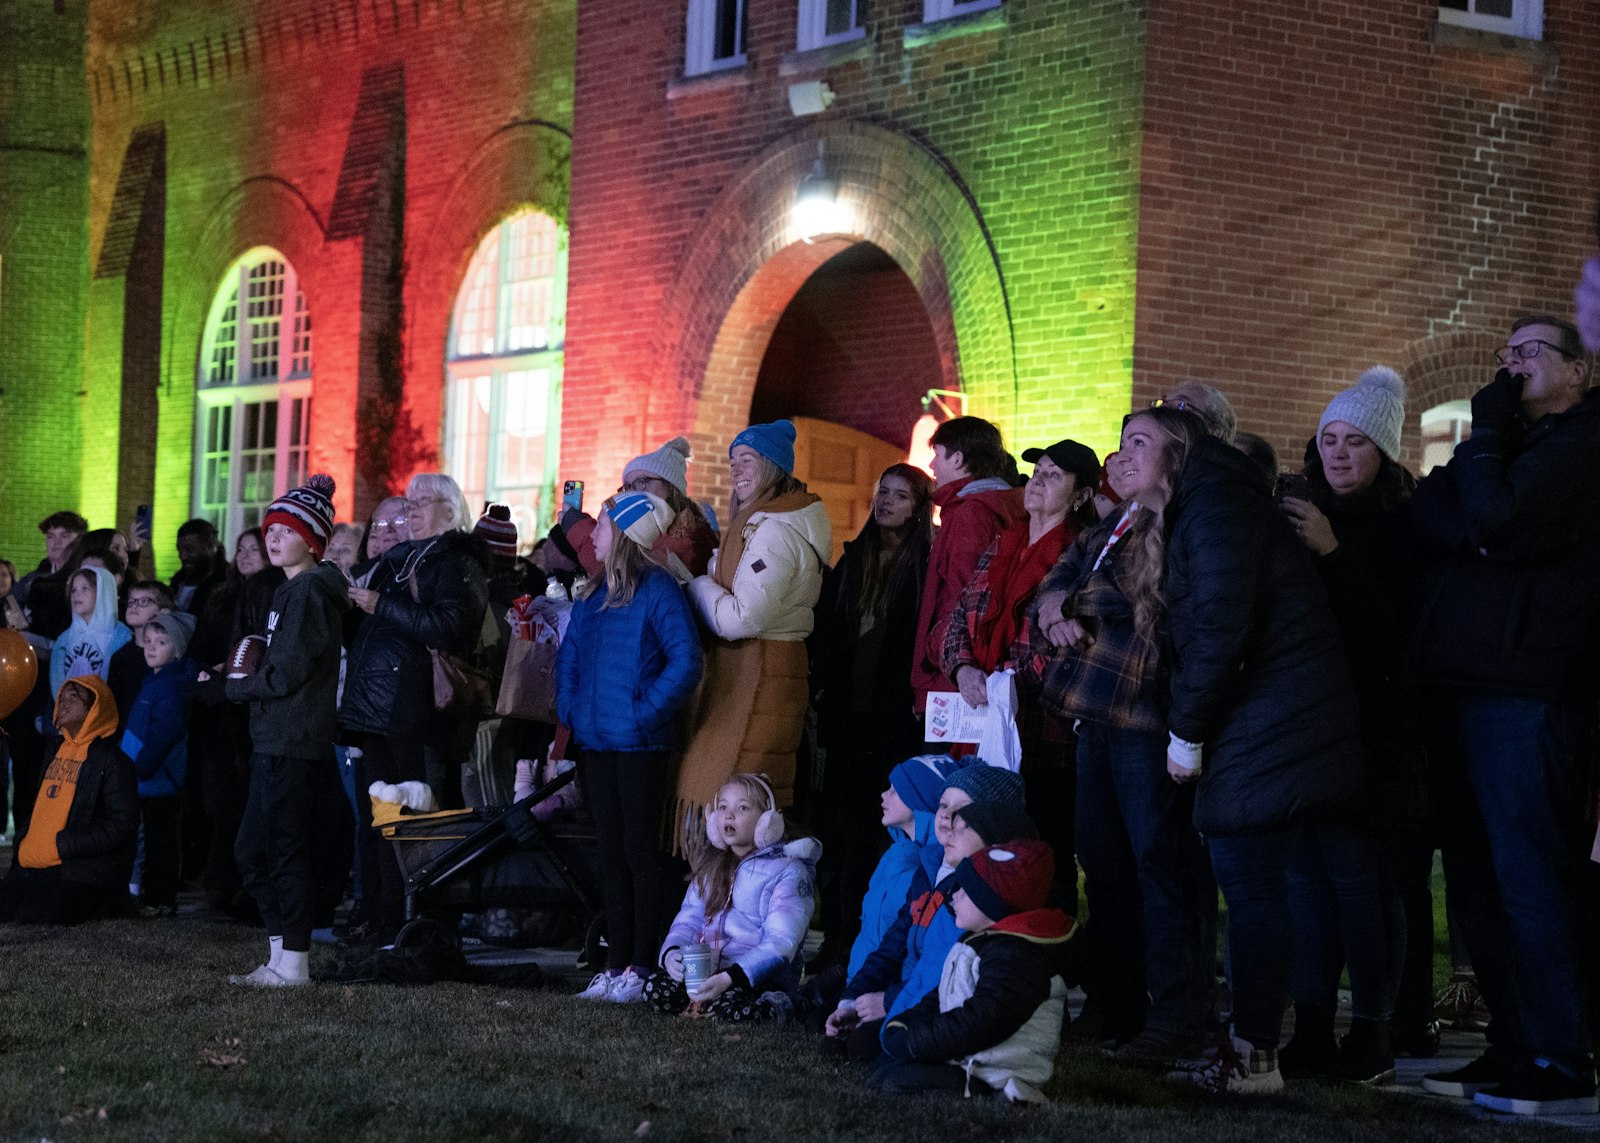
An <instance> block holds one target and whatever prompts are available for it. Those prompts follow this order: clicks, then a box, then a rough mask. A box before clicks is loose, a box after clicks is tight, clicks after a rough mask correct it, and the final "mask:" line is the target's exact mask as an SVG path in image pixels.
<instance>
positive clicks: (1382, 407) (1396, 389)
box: [1317, 365, 1406, 461]
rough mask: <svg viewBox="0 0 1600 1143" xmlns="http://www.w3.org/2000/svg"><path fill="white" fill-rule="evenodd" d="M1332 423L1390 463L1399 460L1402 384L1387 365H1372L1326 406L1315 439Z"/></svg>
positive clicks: (1403, 414)
mask: <svg viewBox="0 0 1600 1143" xmlns="http://www.w3.org/2000/svg"><path fill="white" fill-rule="evenodd" d="M1334 421H1343V422H1344V423H1345V424H1347V425H1349V426H1351V427H1352V428H1354V429H1357V430H1359V431H1360V432H1362V433H1364V434H1365V435H1366V437H1367V439H1369V440H1370V441H1372V443H1373V444H1375V445H1377V446H1378V451H1379V452H1381V453H1383V455H1384V456H1386V457H1388V458H1389V459H1390V460H1393V461H1398V460H1399V459H1400V430H1401V429H1402V428H1403V427H1404V426H1405V421H1406V383H1405V381H1404V379H1403V378H1401V376H1400V374H1399V373H1397V372H1396V371H1395V370H1394V369H1391V368H1390V367H1389V366H1387V365H1374V366H1373V367H1372V368H1371V369H1368V370H1367V371H1366V372H1365V373H1363V374H1362V375H1361V376H1360V377H1357V378H1356V383H1355V384H1354V385H1352V386H1351V387H1350V388H1348V389H1346V390H1345V391H1344V392H1343V393H1340V394H1339V395H1338V396H1337V397H1335V398H1334V399H1333V400H1331V401H1329V402H1328V407H1327V409H1326V410H1325V411H1324V412H1323V414H1322V419H1321V420H1320V421H1318V422H1317V436H1318V437H1320V436H1322V430H1323V429H1325V428H1327V427H1328V426H1329V425H1330V424H1332V423H1333V422H1334Z"/></svg>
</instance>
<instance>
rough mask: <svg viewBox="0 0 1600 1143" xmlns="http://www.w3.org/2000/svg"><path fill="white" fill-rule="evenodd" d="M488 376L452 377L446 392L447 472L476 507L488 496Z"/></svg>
mask: <svg viewBox="0 0 1600 1143" xmlns="http://www.w3.org/2000/svg"><path fill="white" fill-rule="evenodd" d="M489 388H490V379H489V378H488V377H486V376H485V377H465V378H457V377H452V378H451V379H450V381H449V383H448V388H447V391H446V395H445V441H444V466H445V471H446V472H447V473H449V474H450V475H451V476H452V477H454V478H455V482H456V483H457V484H459V485H460V486H461V491H462V493H463V494H464V495H465V496H466V498H467V503H468V504H470V505H471V506H472V507H473V508H474V509H476V508H478V507H479V506H480V505H482V503H483V502H484V500H485V499H487V489H488V479H489Z"/></svg>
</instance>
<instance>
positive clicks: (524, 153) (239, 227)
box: [89, 0, 574, 557]
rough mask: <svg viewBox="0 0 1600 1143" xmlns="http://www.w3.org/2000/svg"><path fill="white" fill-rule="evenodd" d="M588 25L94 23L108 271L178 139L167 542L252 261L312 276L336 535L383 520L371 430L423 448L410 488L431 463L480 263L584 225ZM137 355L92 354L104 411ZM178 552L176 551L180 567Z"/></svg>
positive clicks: (101, 218) (342, 16) (154, 429)
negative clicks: (279, 257)
mask: <svg viewBox="0 0 1600 1143" xmlns="http://www.w3.org/2000/svg"><path fill="white" fill-rule="evenodd" d="M572 9H573V4H572V0H539V2H530V3H515V4H510V3H489V2H487V0H464V2H462V3H455V2H453V0H452V2H448V3H447V2H444V0H418V2H416V3H410V2H408V3H404V4H397V5H390V4H376V5H373V4H368V3H353V2H349V0H297V2H292V3H283V4H275V5H272V6H270V8H264V9H260V10H259V11H258V10H255V9H253V8H251V7H250V6H246V5H243V4H222V5H219V4H212V3H206V2H202V0H192V2H190V3H171V4H161V5H150V4H141V3H134V2H133V0H125V2H117V3H104V4H97V5H96V7H95V11H94V12H93V13H92V14H91V40H90V67H89V89H90V96H91V99H92V102H93V113H94V150H93V176H92V180H91V191H90V194H91V209H90V243H91V252H92V256H93V257H97V256H98V250H99V248H100V245H101V243H102V241H103V238H104V234H105V232H106V229H107V225H108V219H109V217H110V213H111V202H112V198H113V192H114V190H115V187H116V185H117V179H118V172H119V170H120V168H121V166H122V164H123V160H124V156H125V154H126V153H127V150H128V144H129V140H130V138H131V137H132V135H133V133H134V131H135V129H137V128H139V127H141V126H146V125H151V124H159V125H161V126H162V127H164V129H165V134H166V155H165V160H166V172H165V174H166V178H165V195H166V249H165V254H166V258H165V275H164V283H165V289H164V300H163V315H162V322H161V325H160V337H161V345H160V347H159V360H160V362H161V374H162V380H163V382H164V384H163V391H162V394H161V401H160V406H159V411H158V414H157V415H158V418H159V424H151V425H148V426H145V427H144V431H146V432H148V433H149V434H150V435H152V436H154V437H156V438H157V439H158V454H157V459H156V473H155V487H156V497H157V500H158V503H159V502H162V501H163V498H164V501H165V503H166V504H167V505H168V507H167V509H166V510H165V511H162V510H158V514H159V515H160V516H161V517H162V520H163V523H162V524H160V525H158V527H159V528H161V529H162V530H165V528H167V527H170V526H174V525H175V524H176V522H177V521H176V520H174V519H173V518H172V517H173V516H174V515H176V514H178V513H179V512H180V511H182V510H185V509H186V506H187V505H188V503H189V499H190V482H191V471H190V469H191V461H192V450H193V443H192V434H193V426H194V413H193V400H194V398H193V388H194V380H195V369H196V365H197V361H198V354H199V346H200V338H201V335H202V330H203V325H204V322H205V319H206V314H207V311H208V308H209V305H210V302H211V298H212V296H213V294H214V292H215V290H216V288H217V284H218V282H219V281H220V279H221V276H222V274H223V273H224V272H225V270H226V269H227V266H228V265H229V264H230V263H231V262H232V261H234V260H235V259H236V258H237V257H238V256H239V255H241V254H243V253H244V252H245V251H246V250H248V249H249V248H250V247H251V246H254V245H271V246H274V247H276V248H278V249H279V250H280V251H282V252H283V253H284V254H285V255H287V256H288V257H289V258H290V260H291V261H292V262H293V263H294V265H295V267H296V269H297V270H298V271H299V273H300V275H301V282H302V289H303V290H304V293H305V296H306V300H307V304H308V306H309V307H310V309H311V311H312V322H313V330H314V372H315V393H314V398H313V424H312V446H313V447H312V464H313V467H314V468H316V469H320V470H323V471H327V472H330V473H332V474H333V475H334V476H335V478H336V479H337V480H338V482H339V485H340V495H339V496H338V497H337V504H338V507H339V512H340V515H341V517H350V516H352V515H354V514H356V513H357V512H363V513H364V512H365V511H366V510H367V509H368V508H370V506H371V504H372V502H373V500H374V499H375V498H376V497H377V496H378V495H379V493H380V491H381V489H380V487H379V482H378V481H376V480H374V479H368V478H365V477H362V478H358V471H359V467H360V466H358V465H357V463H356V456H355V449H356V429H357V425H358V424H361V423H367V424H369V425H371V426H373V427H374V428H375V429H376V430H378V431H379V432H380V433H382V434H384V436H385V438H386V439H392V440H393V441H395V442H396V443H397V444H401V445H404V444H408V443H409V445H410V446H411V447H412V448H413V459H414V463H413V464H411V465H410V466H409V467H407V466H405V465H403V464H402V465H401V467H400V468H398V469H397V470H396V471H394V472H393V473H392V476H393V477H394V479H396V480H399V481H403V480H404V478H405V476H406V475H408V474H409V472H410V471H411V470H412V469H415V468H419V467H428V466H430V465H431V464H432V463H434V461H433V458H432V457H431V456H430V455H429V454H431V453H432V452H434V451H435V450H437V448H438V446H439V443H440V429H441V417H442V412H441V404H440V399H439V398H440V389H441V385H442V381H443V376H444V369H443V360H444V343H445V335H446V331H447V328H448V321H449V313H450V307H451V304H452V302H453V299H454V295H455V291H456V288H457V287H458V286H459V284H460V277H461V274H462V273H463V272H464V270H465V268H466V262H467V259H468V258H469V257H470V255H471V252H472V248H473V246H474V245H475V244H476V242H477V239H478V238H479V237H481V236H482V234H483V233H484V232H485V231H487V230H488V229H489V228H490V227H492V226H493V225H494V224H495V223H496V222H498V221H499V220H500V219H501V218H502V217H504V216H505V215H506V214H508V213H510V212H511V211H513V210H515V209H517V208H518V207H521V206H524V205H534V206H538V207H540V208H542V209H545V210H547V211H548V212H550V213H551V214H552V215H554V216H555V217H557V218H558V219H560V220H563V221H564V220H565V216H566V196H567V186H566V168H567V153H568V142H567V140H568V137H569V135H568V130H569V124H570V122H571V83H572V58H573V50H574V49H573V35H574V17H573V11H572ZM364 81H365V82H366V83H367V87H366V89H365V90H366V92H367V95H366V97H365V98H364V99H363V98H362V95H361V93H362V91H363V87H362V85H363V82H364ZM397 215H398V224H397V219H396V216H397ZM397 292H398V295H399V296H398V297H397V296H396V294H397ZM92 332H93V331H91V334H92ZM121 352H122V348H121V342H120V338H114V339H110V341H109V344H106V343H102V342H101V341H100V340H99V339H96V338H94V337H93V336H91V338H90V355H91V361H90V366H89V378H90V381H89V384H90V388H91V389H92V390H97V389H105V388H107V387H113V391H114V386H115V385H116V383H117V378H118V377H119V375H120V372H121V362H120V355H121ZM386 377H388V378H394V377H403V385H404V390H403V391H404V398H405V400H404V407H403V411H402V412H400V413H399V414H396V413H395V412H394V410H392V409H387V408H385V407H384V406H383V405H382V404H381V403H380V399H381V397H382V396H383V392H384V384H383V382H384V379H385V378H386ZM91 400H93V396H92V395H91ZM408 423H409V426H410V429H411V430H412V432H411V439H410V440H409V442H408V440H407V437H408V428H407V426H408ZM158 540H160V538H159V537H158ZM168 546H170V545H168V544H166V543H164V542H158V548H161V549H162V550H163V556H164V557H165V555H166V552H165V549H166V548H167V547H168Z"/></svg>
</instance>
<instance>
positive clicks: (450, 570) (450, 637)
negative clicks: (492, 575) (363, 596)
mask: <svg viewBox="0 0 1600 1143" xmlns="http://www.w3.org/2000/svg"><path fill="white" fill-rule="evenodd" d="M488 568H489V555H488V549H486V548H485V547H484V545H483V541H481V540H479V539H477V538H476V537H474V536H471V535H469V534H468V533H466V532H445V533H444V534H443V535H440V536H433V537H430V538H428V539H426V540H412V541H410V542H408V543H404V544H397V545H395V546H394V547H393V548H390V549H389V550H388V551H387V552H385V553H384V555H383V558H382V559H381V560H379V561H378V565H377V568H376V570H375V571H374V574H373V576H372V580H371V582H370V583H369V585H368V586H369V587H371V589H372V590H374V591H376V592H378V606H377V608H376V610H375V611H374V612H373V613H372V614H371V615H369V616H367V617H366V618H364V619H363V620H362V621H361V622H360V625H359V626H358V627H357V628H356V631H355V635H354V636H353V638H352V639H351V642H350V649H349V658H348V662H347V665H346V669H345V684H344V702H343V703H342V704H341V705H340V707H339V724H340V726H342V727H343V728H344V729H346V730H348V731H357V732H365V733H368V734H386V735H396V734H412V733H416V732H418V731H421V730H423V729H425V728H427V727H428V726H429V725H430V723H431V722H432V720H433V660H432V657H431V656H430V655H429V654H428V651H429V649H430V648H431V649H433V650H437V651H449V652H453V653H454V654H457V655H461V656H470V655H471V654H472V653H473V652H474V650H475V649H476V647H477V643H478V637H479V636H480V635H481V634H482V632H483V616H484V611H485V609H486V608H487V607H488V599H489V596H488ZM413 580H415V582H416V589H417V590H416V598H415V599H413V598H412V592H411V583H412V581H413Z"/></svg>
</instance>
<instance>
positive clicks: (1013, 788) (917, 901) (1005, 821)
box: [825, 763, 1038, 1062]
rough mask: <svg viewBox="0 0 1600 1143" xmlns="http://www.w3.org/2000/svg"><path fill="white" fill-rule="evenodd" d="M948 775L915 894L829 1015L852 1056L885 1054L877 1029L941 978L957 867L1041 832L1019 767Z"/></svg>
mask: <svg viewBox="0 0 1600 1143" xmlns="http://www.w3.org/2000/svg"><path fill="white" fill-rule="evenodd" d="M948 782H949V784H948V785H947V786H946V787H945V789H944V792H943V793H942V794H940V795H939V808H938V813H937V815H936V818H935V825H934V830H935V838H934V843H933V846H930V847H928V848H927V849H925V850H924V853H923V861H922V868H920V869H918V870H917V871H915V873H914V875H913V878H912V883H911V888H910V890H909V894H910V896H909V897H908V899H907V901H906V903H905V904H904V906H902V907H901V909H900V912H899V915H898V916H896V918H895V922H894V925H893V926H891V927H890V929H889V931H888V932H887V933H886V934H885V935H884V938H883V940H882V941H880V942H879V944H878V948H877V949H876V950H874V952H873V953H872V955H871V956H869V957H868V958H867V961H866V963H865V964H864V965H863V966H862V969H861V971H860V972H859V973H857V974H856V975H855V976H853V977H851V979H850V983H849V984H848V985H847V986H846V988H845V991H844V996H843V998H842V999H841V1000H840V1001H839V1006H838V1008H837V1009H836V1010H835V1011H834V1013H833V1014H832V1015H831V1016H829V1017H828V1020H827V1025H826V1028H825V1030H826V1032H827V1034H828V1035H829V1036H830V1037H847V1038H848V1050H849V1054H850V1057H851V1058H852V1059H854V1060H857V1061H860V1062H867V1061H870V1060H873V1059H876V1058H877V1057H878V1055H879V1054H880V1051H881V1049H880V1046H879V1043H878V1033H879V1032H880V1031H881V1029H882V1021H883V1020H884V1018H885V1017H886V1016H893V1015H895V1014H897V1013H899V1012H902V1011H904V1010H905V1009H907V1008H910V1007H911V1006H912V1005H914V1004H916V1003H917V1002H918V1001H919V1000H921V999H922V998H923V997H924V996H926V995H928V993H930V992H932V991H933V990H934V988H935V987H936V986H937V985H938V982H939V969H940V966H941V965H942V964H943V963H944V955H945V953H946V952H948V951H949V949H950V946H951V945H953V944H954V943H955V941H956V938H957V936H959V933H958V932H957V930H956V926H955V922H954V920H953V919H952V918H951V916H950V914H949V911H948V910H947V909H946V908H945V906H946V905H947V904H948V903H949V897H950V891H951V890H950V884H949V878H950V875H951V874H952V873H954V871H955V868H956V866H958V865H959V864H961V861H962V860H963V859H964V858H966V857H967V856H969V855H971V854H973V853H975V852H977V851H978V850H979V849H981V848H983V847H984V846H985V845H988V844H991V843H993V844H998V843H999V842H1002V841H1010V840H1011V839H1012V838H1014V837H1030V838H1031V837H1037V836H1038V832H1037V830H1035V828H1034V826H1033V823H1032V821H1031V820H1029V818H1028V816H1027V811H1026V810H1025V809H1024V808H1023V806H1024V790H1023V784H1022V779H1021V777H1020V776H1018V775H1017V774H1015V773H1013V772H1012V771H1010V770H1004V769H1001V768H1000V767H998V766H989V765H986V764H983V763H978V764H976V765H971V766H968V767H966V768H965V769H961V770H958V771H956V772H955V773H954V774H952V775H951V776H950V778H949V779H948ZM962 815H965V816H962Z"/></svg>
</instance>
